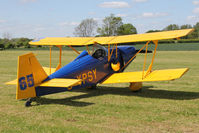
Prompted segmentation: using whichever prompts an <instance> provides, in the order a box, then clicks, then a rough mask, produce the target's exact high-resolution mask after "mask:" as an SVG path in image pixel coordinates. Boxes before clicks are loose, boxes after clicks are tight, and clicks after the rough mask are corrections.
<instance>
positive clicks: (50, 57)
mask: <svg viewBox="0 0 199 133" xmlns="http://www.w3.org/2000/svg"><path fill="white" fill-rule="evenodd" d="M51 55H52V46H50V63H49V68H50V69H49V70H50V72H49V73H50V74H51Z"/></svg>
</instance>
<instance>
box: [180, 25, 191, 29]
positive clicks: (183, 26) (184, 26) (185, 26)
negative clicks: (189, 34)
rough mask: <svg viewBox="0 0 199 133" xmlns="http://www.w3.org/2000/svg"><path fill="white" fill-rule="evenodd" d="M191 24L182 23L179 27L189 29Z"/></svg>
mask: <svg viewBox="0 0 199 133" xmlns="http://www.w3.org/2000/svg"><path fill="white" fill-rule="evenodd" d="M191 28H192V26H191V25H190V24H185V25H182V26H180V29H191Z"/></svg>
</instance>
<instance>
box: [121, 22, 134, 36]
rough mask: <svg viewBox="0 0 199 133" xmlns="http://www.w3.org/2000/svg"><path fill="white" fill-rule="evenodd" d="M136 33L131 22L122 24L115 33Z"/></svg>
mask: <svg viewBox="0 0 199 133" xmlns="http://www.w3.org/2000/svg"><path fill="white" fill-rule="evenodd" d="M129 34H137V29H136V28H135V27H134V26H133V25H132V24H123V25H121V26H120V27H119V28H118V30H117V35H129Z"/></svg>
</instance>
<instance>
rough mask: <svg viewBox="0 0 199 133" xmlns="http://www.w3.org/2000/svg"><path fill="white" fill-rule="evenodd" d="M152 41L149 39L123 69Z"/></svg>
mask: <svg viewBox="0 0 199 133" xmlns="http://www.w3.org/2000/svg"><path fill="white" fill-rule="evenodd" d="M149 43H150V41H148V42H147V43H146V44H145V45H144V46H143V47H142V48H141V49H140V50H139V51H138V52H137V53H136V54H135V55H134V56H133V57H132V58H131V59H130V60H129V61H128V62H127V63H126V64H125V65H124V66H123V67H122V68H121V70H123V69H124V68H125V67H126V66H127V65H128V64H129V63H130V62H131V61H132V60H133V59H134V58H135V57H136V55H137V54H139V53H140V52H141V51H142V50H143V49H144V48H145V47H146V46H147V45H148V44H149Z"/></svg>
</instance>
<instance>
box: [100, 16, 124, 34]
mask: <svg viewBox="0 0 199 133" xmlns="http://www.w3.org/2000/svg"><path fill="white" fill-rule="evenodd" d="M122 25H123V22H122V18H121V17H115V15H114V14H111V15H110V16H108V17H105V19H104V20H103V25H102V27H101V28H98V30H97V32H98V33H99V35H100V36H116V35H118V29H119V27H121V26H122Z"/></svg>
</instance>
